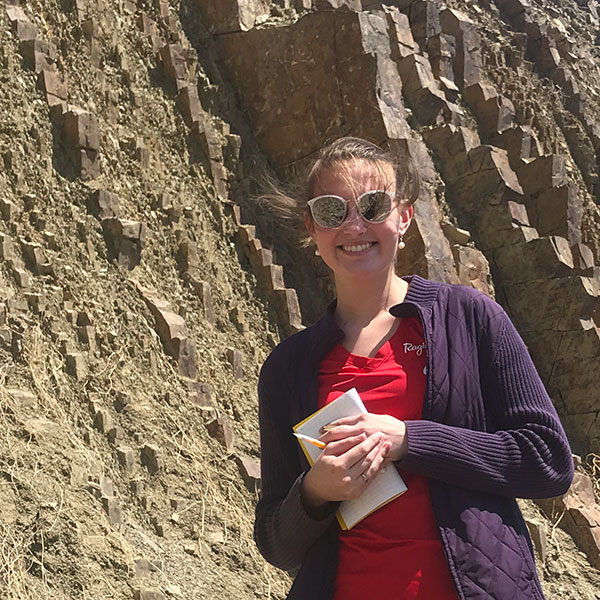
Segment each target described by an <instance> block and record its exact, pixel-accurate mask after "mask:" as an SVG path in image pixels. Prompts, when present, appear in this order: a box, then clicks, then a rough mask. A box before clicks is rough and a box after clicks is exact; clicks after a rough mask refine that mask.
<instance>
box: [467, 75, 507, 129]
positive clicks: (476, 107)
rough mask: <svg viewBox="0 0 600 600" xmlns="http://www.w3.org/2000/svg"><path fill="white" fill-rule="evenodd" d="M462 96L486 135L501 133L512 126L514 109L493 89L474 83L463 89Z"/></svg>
mask: <svg viewBox="0 0 600 600" xmlns="http://www.w3.org/2000/svg"><path fill="white" fill-rule="evenodd" d="M464 94H465V98H466V99H467V102H468V103H469V104H470V106H471V108H472V109H473V112H474V113H475V115H476V116H477V120H478V121H479V124H480V126H481V128H482V129H483V130H484V132H485V133H487V135H493V134H496V133H501V132H503V131H505V130H506V129H509V128H510V127H512V126H513V124H514V117H515V107H514V106H513V103H512V102H511V101H510V100H509V99H508V98H505V97H504V96H501V95H499V94H498V93H497V92H496V89H495V88H494V87H492V86H490V85H483V84H481V83H475V84H473V85H471V86H468V87H465V90H464Z"/></svg>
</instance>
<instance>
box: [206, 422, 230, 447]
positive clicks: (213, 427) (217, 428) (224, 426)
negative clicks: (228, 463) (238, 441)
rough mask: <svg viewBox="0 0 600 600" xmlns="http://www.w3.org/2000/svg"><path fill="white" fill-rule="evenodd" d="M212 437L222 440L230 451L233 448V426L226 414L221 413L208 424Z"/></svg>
mask: <svg viewBox="0 0 600 600" xmlns="http://www.w3.org/2000/svg"><path fill="white" fill-rule="evenodd" d="M206 428H207V430H208V433H209V435H210V436H211V437H213V438H215V439H216V440H217V441H218V442H220V443H221V444H222V445H223V446H225V448H226V449H227V451H228V452H231V451H232V450H233V444H234V439H233V427H232V425H231V422H230V420H229V419H228V418H227V417H226V416H225V415H219V416H218V417H217V418H216V419H214V420H213V421H211V422H210V423H208V425H207V426H206Z"/></svg>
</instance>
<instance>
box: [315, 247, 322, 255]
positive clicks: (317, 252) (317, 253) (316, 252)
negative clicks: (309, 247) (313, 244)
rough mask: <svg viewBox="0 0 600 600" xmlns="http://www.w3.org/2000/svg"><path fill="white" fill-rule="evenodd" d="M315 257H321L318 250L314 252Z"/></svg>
mask: <svg viewBox="0 0 600 600" xmlns="http://www.w3.org/2000/svg"><path fill="white" fill-rule="evenodd" d="M315 256H321V253H320V252H319V249H318V248H317V249H316V250H315Z"/></svg>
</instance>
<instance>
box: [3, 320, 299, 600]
mask: <svg viewBox="0 0 600 600" xmlns="http://www.w3.org/2000/svg"><path fill="white" fill-rule="evenodd" d="M23 361H24V365H25V373H24V375H25V379H26V380H28V381H29V382H30V385H31V386H32V391H34V392H35V394H36V396H37V400H38V406H37V408H36V410H35V415H32V414H31V413H29V414H24V413H23V411H22V410H21V407H20V405H19V403H18V402H17V401H16V399H15V398H13V397H12V396H11V395H10V394H9V393H8V392H7V391H6V386H5V385H3V384H4V379H3V377H2V375H1V374H0V430H1V431H0V477H3V479H4V480H2V479H0V485H5V486H7V487H8V488H10V490H11V492H10V494H11V495H12V496H14V499H15V505H18V508H19V511H23V510H25V511H27V514H26V515H24V518H23V519H22V521H19V522H18V523H17V522H16V520H15V519H12V520H11V519H10V511H8V512H6V511H4V510H3V511H2V512H1V513H0V597H2V598H3V599H4V598H6V599H7V600H38V599H42V598H49V597H53V598H57V599H59V600H62V599H63V598H65V599H66V598H67V597H68V595H67V594H66V593H65V594H63V593H61V589H60V588H61V583H63V582H61V581H60V574H57V573H55V570H54V569H52V568H48V567H47V560H48V558H50V559H54V560H56V557H49V556H48V555H47V553H48V552H50V553H52V552H55V550H54V548H48V547H47V540H48V539H49V538H51V537H55V538H56V537H57V536H58V537H60V536H62V535H65V534H68V535H75V536H76V538H77V540H78V541H77V543H78V545H79V548H80V550H81V555H82V556H79V557H75V556H73V557H72V561H73V563H74V564H75V565H76V566H77V568H79V567H80V566H81V564H82V563H84V562H85V560H84V557H85V556H89V555H91V554H93V550H94V543H92V542H93V541H90V543H91V545H89V546H88V544H86V538H85V536H84V537H83V538H82V537H81V536H79V535H78V533H77V531H78V530H79V524H78V520H81V517H82V513H81V509H80V505H81V502H82V496H81V494H82V488H80V487H77V486H75V487H73V486H72V485H71V482H70V481H69V478H68V475H66V474H65V472H64V467H65V465H67V466H68V465H69V464H70V461H71V460H72V459H73V458H74V457H77V460H80V461H82V462H83V464H86V465H88V466H89V467H90V468H91V465H93V464H95V465H98V462H99V460H100V462H101V463H102V462H103V459H105V458H106V457H103V456H99V455H98V452H95V451H93V450H92V449H91V448H90V446H89V444H86V442H84V440H83V439H82V438H81V427H79V429H78V427H77V426H76V423H77V419H78V418H82V415H84V416H85V418H89V414H88V413H87V410H86V409H85V406H86V404H85V403H82V402H81V401H79V402H78V403H77V404H75V405H74V404H73V403H72V402H71V403H69V398H70V397H71V396H70V395H69V394H68V393H67V395H66V396H65V391H67V392H68V390H69V387H70V386H72V381H71V380H69V378H68V377H67V376H65V374H64V368H63V357H62V356H61V355H60V354H59V353H58V352H57V351H56V350H54V349H53V347H52V346H51V344H50V343H49V341H48V340H47V339H46V338H45V337H44V335H43V333H42V332H41V330H40V329H39V327H31V328H30V329H29V330H28V331H27V335H26V339H25V340H24V345H23ZM105 365H107V366H104V367H102V368H101V369H99V370H98V371H99V372H98V373H96V374H95V376H92V378H90V380H95V385H100V386H101V387H102V389H104V390H110V389H113V388H114V389H118V385H117V384H118V382H116V381H113V378H116V377H123V376H125V375H127V377H128V381H129V383H130V385H132V386H137V387H139V389H144V386H147V385H148V381H147V379H145V375H146V374H144V373H142V372H141V371H140V370H139V369H135V368H129V367H128V366H126V367H122V366H121V367H119V366H118V365H119V358H118V357H116V356H113V357H112V359H110V360H107V361H106V362H105ZM161 367H164V369H163V373H162V376H163V377H164V375H165V370H166V373H167V377H166V379H165V380H164V381H163V384H164V385H166V386H167V387H168V388H170V389H177V388H178V387H180V385H181V384H180V382H179V378H178V375H177V373H176V372H175V371H174V369H173V367H172V366H171V362H170V361H168V360H165V362H164V364H161ZM71 389H72V388H71ZM106 393H107V392H106ZM150 402H151V403H155V402H156V400H150ZM148 408H149V412H148V416H149V419H148V420H147V421H146V422H145V423H144V426H146V427H147V429H148V432H147V438H148V439H149V440H153V441H155V442H157V443H158V444H159V445H160V447H161V451H162V453H163V456H165V457H169V460H171V461H173V462H174V463H175V464H174V465H170V469H169V471H170V470H171V467H173V468H175V469H176V471H177V479H178V481H179V482H181V483H183V482H185V487H186V489H187V490H192V492H191V493H190V500H189V501H188V502H187V503H186V505H185V506H184V507H183V508H182V509H181V510H179V511H178V512H179V515H180V517H181V518H182V519H185V520H186V522H193V523H195V524H196V526H197V530H198V533H199V538H200V540H201V541H202V540H203V539H204V540H207V539H210V535H211V534H215V532H221V537H222V538H223V540H224V541H223V544H222V546H223V547H224V548H226V554H228V555H232V556H234V555H238V556H239V557H240V558H241V557H245V558H243V560H244V561H245V562H244V564H245V565H246V566H245V567H244V568H245V569H246V570H248V571H249V572H251V573H252V574H253V580H254V582H255V583H254V584H253V585H255V587H258V585H259V582H261V583H260V587H261V588H262V589H256V590H255V594H257V595H259V596H260V597H264V598H282V597H285V595H286V592H287V588H288V586H289V582H288V580H286V578H284V577H282V574H281V572H280V571H278V570H277V569H274V568H273V567H271V566H269V565H267V564H266V563H265V561H264V559H263V558H262V557H261V556H260V554H259V553H258V551H257V550H256V547H255V545H254V541H253V519H254V501H255V500H256V498H255V497H253V496H252V495H251V494H249V493H248V492H247V490H246V489H245V488H244V487H243V485H242V484H241V480H240V476H239V473H238V472H237V467H236V466H235V464H234V462H233V461H232V460H231V457H230V456H229V455H228V453H227V452H226V451H225V450H224V449H223V448H222V447H221V446H220V445H219V444H218V443H217V442H216V441H214V440H211V439H210V438H208V437H207V435H206V431H205V429H204V426H203V424H202V422H201V420H200V419H198V418H197V417H198V413H197V411H196V409H195V407H194V406H193V404H192V402H191V400H187V399H186V400H184V406H183V408H184V410H183V411H171V410H165V407H164V406H159V405H152V404H150V405H149V406H148ZM190 415H195V416H196V419H195V420H191V419H190ZM32 416H34V417H35V418H36V419H39V418H44V419H47V420H48V421H50V422H52V423H54V424H56V425H58V427H59V428H60V441H59V443H58V444H55V445H54V446H53V447H51V448H49V447H48V446H46V445H45V444H46V443H47V442H49V441H50V440H46V441H44V440H39V443H37V442H36V441H35V440H33V439H32V437H31V436H30V437H27V436H25V438H23V436H22V432H23V431H26V430H27V426H26V424H27V423H28V419H31V417H32ZM79 425H80V423H79ZM103 469H105V467H103ZM67 470H68V469H67ZM108 472H109V474H110V470H108ZM116 476H117V477H118V474H116ZM86 489H87V486H86ZM157 489H160V486H158V488H157ZM193 490H195V492H194V491H193ZM0 498H1V496H0ZM90 500H91V501H90V502H87V503H86V509H85V510H86V516H87V519H88V520H90V521H93V522H94V523H97V524H100V525H101V524H105V527H104V532H105V534H104V535H105V536H110V538H111V540H112V541H110V540H108V539H107V538H106V537H104V538H103V540H102V543H105V542H106V544H107V545H109V546H110V547H111V548H113V549H114V552H116V553H117V555H119V556H120V559H119V560H120V561H122V562H123V563H125V564H128V565H131V564H133V558H134V557H135V555H136V554H138V552H139V551H138V552H135V551H134V548H135V542H132V541H131V540H128V539H127V530H126V528H123V529H121V530H118V529H114V528H112V527H111V526H110V525H109V523H108V520H107V516H106V515H105V514H104V512H103V510H102V508H101V506H100V503H99V502H97V501H95V499H93V498H92V497H91V496H90ZM164 504H168V501H167V500H166V498H165V500H164ZM36 513H37V516H36ZM41 514H43V517H44V518H39V517H40V515H41ZM69 532H70V533H69ZM204 547H205V548H206V546H204ZM199 549H200V552H202V545H199ZM138 555H139V554H138ZM203 560H204V558H203ZM248 561H249V562H248ZM105 575H106V577H103V580H102V581H103V583H102V585H104V586H105V590H106V591H107V592H108V591H109V590H111V589H112V588H113V587H114V583H116V581H115V578H118V577H119V575H118V573H115V572H112V573H108V572H107V573H105ZM57 577H58V579H57ZM156 577H157V579H158V581H157V583H159V584H160V585H165V586H166V585H168V584H172V583H176V582H174V581H172V580H169V576H168V575H167V574H166V573H164V572H159V573H157V574H156ZM121 583H126V582H123V581H121ZM79 585H80V586H81V589H80V591H79V592H78V593H77V597H81V598H87V597H89V598H91V597H97V596H96V594H95V593H94V591H93V590H92V589H86V587H87V586H86V582H85V581H83V582H80V583H79ZM76 589H77V585H75V584H74V585H73V586H72V593H74V592H75V590H76ZM110 596H111V597H114V598H118V597H121V596H120V594H119V591H118V590H113V591H112V592H111V593H110Z"/></svg>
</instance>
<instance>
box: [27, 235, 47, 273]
mask: <svg viewBox="0 0 600 600" xmlns="http://www.w3.org/2000/svg"><path fill="white" fill-rule="evenodd" d="M21 251H22V252H23V256H24V258H25V262H26V263H27V265H28V266H29V268H30V269H31V270H32V271H33V272H34V273H35V274H36V275H49V274H51V273H52V266H51V265H50V263H49V262H48V259H47V258H46V253H45V252H44V249H43V248H42V246H40V245H39V244H36V243H34V242H27V241H26V240H21Z"/></svg>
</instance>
